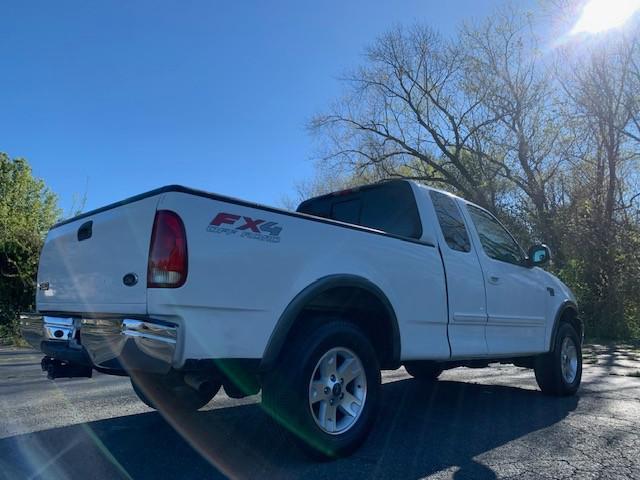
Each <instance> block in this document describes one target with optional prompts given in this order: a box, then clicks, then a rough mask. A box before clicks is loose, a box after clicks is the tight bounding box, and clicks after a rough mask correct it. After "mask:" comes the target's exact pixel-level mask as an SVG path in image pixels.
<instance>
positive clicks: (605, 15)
mask: <svg viewBox="0 0 640 480" xmlns="http://www.w3.org/2000/svg"><path fill="white" fill-rule="evenodd" d="M638 10H640V0H589V1H588V2H587V3H586V5H585V6H584V8H583V10H582V15H581V16H580V18H579V19H578V21H577V22H576V24H575V25H574V26H573V29H571V32H570V33H571V34H572V35H575V34H578V33H599V32H604V31H605V30H610V29H612V28H616V27H620V26H622V25H623V24H624V23H625V22H626V21H627V20H629V19H630V18H631V17H632V16H633V14H634V13H636V12H637V11H638Z"/></svg>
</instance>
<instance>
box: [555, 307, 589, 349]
mask: <svg viewBox="0 0 640 480" xmlns="http://www.w3.org/2000/svg"><path fill="white" fill-rule="evenodd" d="M567 310H573V311H574V312H575V318H576V320H577V321H578V323H579V324H580V332H577V333H578V335H580V340H582V339H583V338H584V324H583V322H582V319H581V318H580V317H579V316H578V305H576V303H575V302H574V301H573V300H565V301H564V302H562V303H561V304H560V307H559V308H558V311H557V312H556V317H555V319H554V321H553V330H552V331H551V338H550V341H549V351H551V350H552V349H553V344H554V343H555V341H556V335H557V334H558V329H559V328H560V319H561V318H562V316H563V315H564V314H565V312H566V311H567Z"/></svg>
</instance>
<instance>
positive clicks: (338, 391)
mask: <svg viewBox="0 0 640 480" xmlns="http://www.w3.org/2000/svg"><path fill="white" fill-rule="evenodd" d="M331 393H333V396H334V397H337V396H339V395H340V394H341V393H342V385H341V384H340V383H339V382H338V383H335V384H334V385H333V388H332V389H331Z"/></svg>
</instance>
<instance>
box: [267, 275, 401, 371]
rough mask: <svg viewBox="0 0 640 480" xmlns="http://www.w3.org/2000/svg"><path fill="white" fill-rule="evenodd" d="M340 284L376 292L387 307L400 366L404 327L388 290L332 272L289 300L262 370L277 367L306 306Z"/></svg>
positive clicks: (395, 360)
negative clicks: (386, 291)
mask: <svg viewBox="0 0 640 480" xmlns="http://www.w3.org/2000/svg"><path fill="white" fill-rule="evenodd" d="M338 287H356V288H362V289H364V290H366V291H368V292H370V293H372V294H373V295H375V296H376V297H377V298H378V299H379V300H380V301H381V302H382V304H383V305H384V306H385V308H386V310H387V313H388V315H389V317H390V318H391V331H392V352H391V363H392V364H393V365H397V366H398V367H399V366H400V348H401V346H400V328H399V327H398V319H397V317H396V313H395V311H394V309H393V306H392V305H391V302H389V299H388V298H387V296H386V295H385V294H384V292H383V291H382V290H381V289H380V288H379V287H378V286H377V285H375V284H374V283H372V282H371V281H369V280H367V279H366V278H363V277H359V276H357V275H348V274H337V275H328V276H326V277H323V278H321V279H319V280H316V281H315V282H314V283H312V284H311V285H309V286H308V287H306V288H305V289H304V290H302V291H301V292H300V293H298V295H296V297H295V298H294V299H293V300H292V301H291V302H290V303H289V305H288V306H287V308H286V309H285V311H284V312H283V313H282V315H281V316H280V318H279V319H278V323H277V324H276V327H275V328H274V330H273V332H272V333H271V337H270V338H269V342H268V343H267V348H266V349H265V351H264V354H263V356H262V361H261V363H260V370H261V371H263V372H264V371H268V370H270V369H271V368H273V367H274V365H275V363H276V360H277V359H278V356H279V355H280V352H281V351H282V349H283V347H284V343H285V340H286V338H287V335H288V334H289V332H290V331H291V328H292V327H293V325H294V323H295V321H296V319H297V318H298V317H299V315H300V313H301V312H302V310H304V308H305V307H306V306H307V305H308V304H309V302H311V301H312V300H313V299H314V298H316V297H317V296H318V295H320V294H322V293H324V292H326V291H327V290H330V289H333V288H338Z"/></svg>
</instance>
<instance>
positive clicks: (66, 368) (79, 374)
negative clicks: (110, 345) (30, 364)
mask: <svg viewBox="0 0 640 480" xmlns="http://www.w3.org/2000/svg"><path fill="white" fill-rule="evenodd" d="M40 366H41V367H42V371H43V372H47V378H48V379H49V380H55V379H56V378H91V377H92V376H93V368H91V367H88V366H86V365H81V364H78V363H71V362H65V361H63V360H58V359H57V358H53V357H44V358H43V359H42V361H41V362H40Z"/></svg>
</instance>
